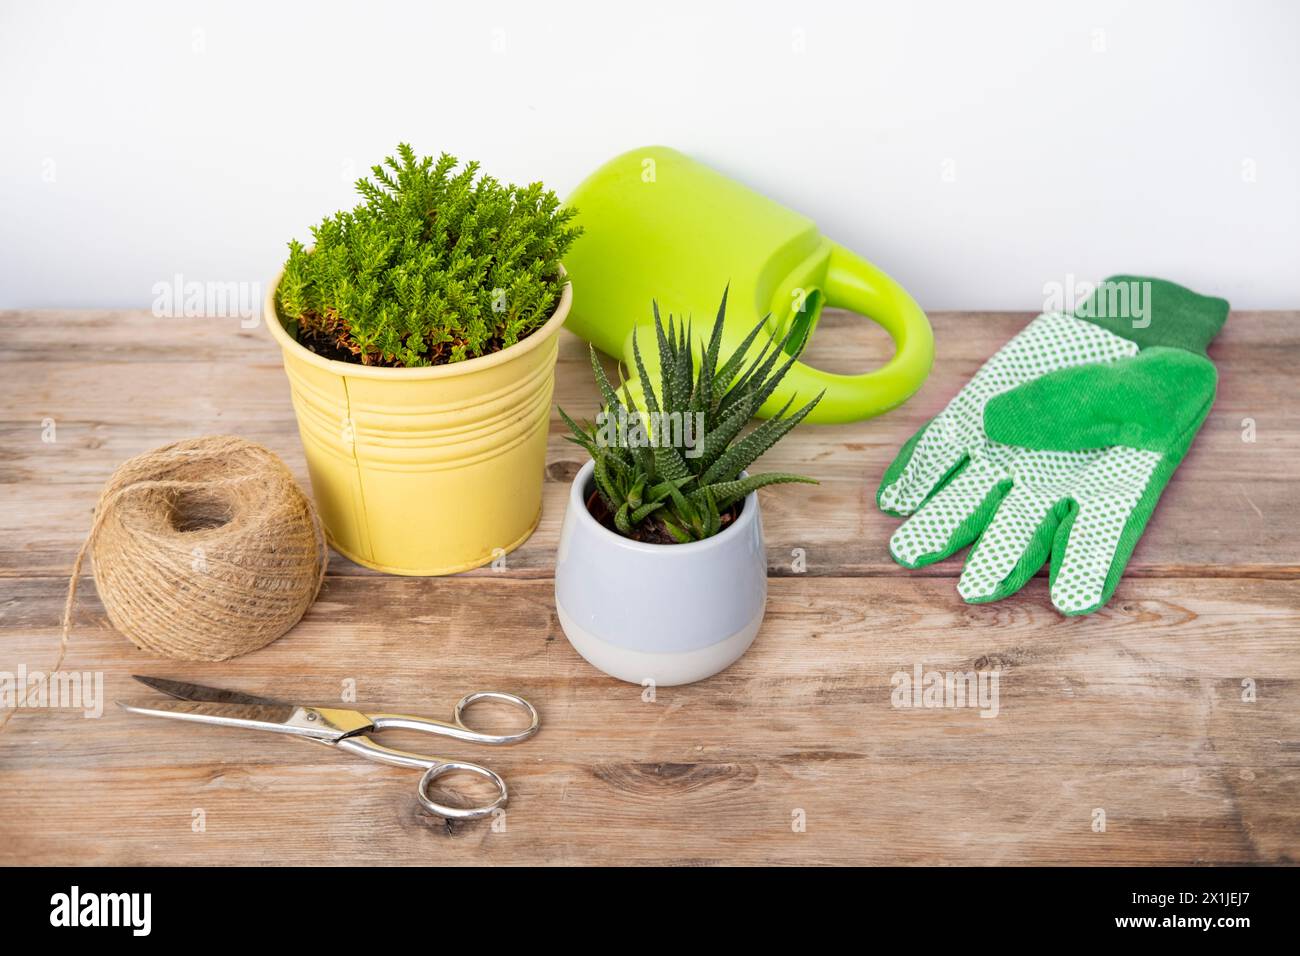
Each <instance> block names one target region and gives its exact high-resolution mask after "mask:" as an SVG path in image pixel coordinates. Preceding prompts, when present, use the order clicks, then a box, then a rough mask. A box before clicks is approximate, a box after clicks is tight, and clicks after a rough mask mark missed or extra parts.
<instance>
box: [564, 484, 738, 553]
mask: <svg viewBox="0 0 1300 956" xmlns="http://www.w3.org/2000/svg"><path fill="white" fill-rule="evenodd" d="M743 505H744V502H743V501H740V502H737V503H736V504H734V505H732V506H731V507H730V508H728V509H727V510H726V511H724V512H723V513H722V514H721V515H720V516H719V517H720V518H721V520H722V528H721V529H720V530H719V531H718V534H722V532H723V531H726V530H727V528H729V527H730V526H731V525H732V523H733V522H734V521H735V520H736V519H737V518H739V517H740V509H741V507H742V506H743ZM587 511H588V512H589V513H590V514H591V516H592V517H593V518H595V519H596V520H597V521H599V522H600V523H601V524H602V525H604V526H605V527H606V528H608V529H609V530H610V531H612V532H614V534H616V535H618V536H619V537H620V538H629V540H631V541H640V542H642V543H644V544H678V543H679V542H678V540H677V539H676V538H674V537H673V536H672V535H670V534H669V533H668V529H666V528H665V527H664V526H663V523H662V522H661V521H659V520H658V519H656V518H655V517H654V516H653V515H651V516H650V517H649V518H648V519H646V520H645V521H643V522H641V525H640V527H638V528H636V529H634V530H635V532H636V533H635V534H633V535H631V536H630V537H629V536H628V535H625V534H624V533H623V532H621V531H619V530H618V528H617V527H616V526H615V525H614V513H613V512H612V511H610V510H609V506H608V505H606V504H605V499H604V498H602V497H601V496H600V493H599V492H597V491H594V490H593V491H591V492H589V493H588V495H587Z"/></svg>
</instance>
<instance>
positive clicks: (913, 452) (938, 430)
mask: <svg viewBox="0 0 1300 956" xmlns="http://www.w3.org/2000/svg"><path fill="white" fill-rule="evenodd" d="M945 432H946V429H945V427H944V425H943V423H942V422H939V421H938V420H931V421H930V422H929V423H928V424H927V425H926V426H925V427H924V428H922V429H921V430H920V431H919V432H917V433H916V435H914V436H913V437H912V439H911V440H910V441H909V442H908V443H907V444H906V445H904V446H903V449H902V451H900V452H899V453H898V457H897V458H895V459H894V461H893V464H891V465H890V466H889V469H888V470H887V471H886V472H885V476H884V478H883V479H882V480H881V482H880V490H879V491H877V492H876V504H877V505H879V507H880V510H881V511H884V512H885V513H886V514H892V515H910V514H912V513H913V512H915V511H916V509H918V508H919V507H921V505H922V504H924V503H925V500H926V499H927V498H929V497H930V495H931V494H933V493H934V490H935V489H936V488H938V487H939V486H940V485H941V484H943V481H944V479H946V478H947V477H948V476H949V475H951V474H952V473H953V472H954V471H955V470H956V469H957V468H958V467H959V466H960V465H961V463H962V461H963V460H965V458H966V452H965V449H964V447H963V446H962V445H960V444H957V443H955V442H952V441H949V440H948V438H947V435H946V433H945Z"/></svg>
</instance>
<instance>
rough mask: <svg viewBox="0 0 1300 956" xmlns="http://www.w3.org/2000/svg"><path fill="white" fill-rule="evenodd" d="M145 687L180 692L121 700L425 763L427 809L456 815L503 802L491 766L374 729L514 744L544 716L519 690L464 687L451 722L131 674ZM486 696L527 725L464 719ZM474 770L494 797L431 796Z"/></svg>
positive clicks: (384, 759) (472, 814)
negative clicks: (422, 750) (489, 726)
mask: <svg viewBox="0 0 1300 956" xmlns="http://www.w3.org/2000/svg"><path fill="white" fill-rule="evenodd" d="M132 676H133V677H135V679H136V680H138V681H139V682H140V683H142V684H144V685H145V686H146V687H152V688H153V689H154V690H158V691H162V693H164V694H167V695H169V696H171V697H174V698H176V699H175V700H161V701H121V700H119V701H118V702H117V705H118V706H119V707H121V708H122V709H124V710H127V711H130V712H131V713H133V714H146V715H148V716H150V717H170V718H172V719H173V720H190V721H195V722H197V723H201V724H218V725H220V726H223V727H245V728H248V729H249V730H266V731H270V732H271V733H277V734H289V735H291V736H294V737H299V738H301V739H304V740H311V741H314V742H316V743H321V744H326V745H328V746H332V747H338V748H339V749H340V750H346V751H348V753H353V754H356V755H358V756H360V757H365V758H366V759H367V760H376V761H378V762H379V763H387V764H393V765H394V766H397V767H411V768H414V769H416V770H421V769H422V770H423V771H424V776H422V777H421V778H420V785H419V787H417V788H416V791H415V793H416V796H417V797H419V799H420V805H421V806H423V807H424V808H425V809H426V810H428V811H429V812H430V813H432V814H435V815H437V816H439V817H443V818H445V819H451V820H477V819H479V818H481V817H486V816H490V815H491V814H492V813H493V811H495V810H497V809H498V808H500V807H503V806H505V804H506V800H507V798H508V794H507V792H506V784H505V781H504V780H502V779H501V777H500V776H498V775H497V774H496V773H495V772H494V771H492V770H489V769H488V768H487V767H481V766H479V765H478V764H475V763H462V762H460V761H456V760H442V759H441V758H438V757H430V756H426V755H423V754H415V753H408V752H407V751H405V750H394V749H393V748H392V747H385V746H384V745H383V744H378V743H375V742H374V741H373V740H371V739H370V734H372V733H378V732H380V731H384V730H389V729H401V730H418V731H421V732H423V733H426V734H439V735H441V736H444V737H452V738H454V739H456V740H464V741H468V742H470V743H476V744H492V745H497V744H517V743H519V742H520V741H523V740H527V739H528V738H529V737H531V736H532V735H533V734H535V733H537V730H538V728H539V727H540V726H541V718H539V717H538V716H537V710H536V709H535V708H534V707H533V705H532V704H530V703H528V701H526V700H524V699H523V698H522V697H518V696H516V695H514V694H503V693H500V692H499V691H479V692H477V693H473V694H466V695H465V696H464V697H462V698H461V699H460V702H459V703H457V704H456V710H455V713H454V714H453V716H452V719H451V722H447V721H442V720H434V719H433V718H430V717H409V716H406V715H404V714H363V713H361V712H359V711H355V710H342V709H339V708H335V707H310V706H307V705H303V704H286V703H284V702H283V701H278V700H273V699H271V698H268V697H254V696H253V695H251V694H241V693H239V692H238V691H233V690H221V689H220V688H217V687H204V686H203V685H202V684H188V683H184V682H182V681H174V680H167V679H166V678H162V677H142V676H140V675H139V674H135V675H132ZM481 700H496V701H501V702H503V703H506V704H510V705H511V706H513V707H516V708H518V709H519V710H522V711H523V712H524V713H525V714H527V715H528V726H527V727H525V728H524V729H523V730H520V731H518V732H516V733H513V734H486V733H483V732H481V731H478V730H474V729H473V728H471V727H469V726H468V725H466V723H465V721H464V719H463V718H464V714H465V711H466V709H467V708H469V707H470V706H471V705H472V704H476V703H478V702H479V701H481ZM457 770H461V771H465V772H466V773H472V774H476V775H477V776H480V777H483V778H485V779H487V780H490V781H492V783H493V784H494V785H495V786H496V788H497V796H496V799H494V800H492V801H491V802H490V803H486V804H483V805H482V806H465V807H453V806H448V805H446V804H443V803H438V802H437V801H436V800H434V799H433V798H432V797H430V796H429V787H430V785H431V784H432V783H433V782H434V781H435V780H437V779H438V778H439V777H441V776H442V775H443V774H447V773H452V772H453V771H457Z"/></svg>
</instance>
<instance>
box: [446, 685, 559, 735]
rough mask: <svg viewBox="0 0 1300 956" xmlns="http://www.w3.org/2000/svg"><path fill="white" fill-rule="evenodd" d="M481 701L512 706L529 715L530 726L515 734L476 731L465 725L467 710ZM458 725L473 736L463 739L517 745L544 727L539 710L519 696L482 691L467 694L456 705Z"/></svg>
mask: <svg viewBox="0 0 1300 956" xmlns="http://www.w3.org/2000/svg"><path fill="white" fill-rule="evenodd" d="M480 700H496V701H500V702H501V703H503V704H510V705H511V706H512V707H515V708H517V709H519V710H522V711H523V712H524V713H525V714H527V715H528V726H527V727H525V728H524V729H523V730H519V731H516V732H515V733H513V734H485V733H483V732H481V731H478V730H474V729H473V728H471V727H470V726H469V725H468V724H466V723H465V710H466V709H467V708H468V707H470V705H472V704H476V703H478V702H479V701H480ZM455 720H456V725H457V726H458V727H460V728H461V729H462V730H464V731H465V732H466V733H468V734H470V735H471V736H469V737H466V738H463V739H466V740H473V741H474V742H475V743H480V744H517V743H519V742H520V741H523V740H527V739H528V738H529V737H531V736H532V735H533V734H535V733H537V731H538V729H539V728H540V727H541V726H542V719H541V717H539V716H538V714H537V708H536V707H534V706H533V705H532V704H530V703H528V701H526V700H524V699H523V698H522V697H520V696H519V695H517V694H506V693H503V692H502V691H497V690H480V691H476V692H475V693H472V694H466V695H465V696H464V697H462V698H461V699H460V702H459V703H457V704H456V717H455Z"/></svg>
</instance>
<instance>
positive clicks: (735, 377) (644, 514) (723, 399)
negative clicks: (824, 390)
mask: <svg viewBox="0 0 1300 956" xmlns="http://www.w3.org/2000/svg"><path fill="white" fill-rule="evenodd" d="M726 310H727V294H726V292H725V291H724V292H723V294H722V304H721V305H720V306H719V307H718V317H717V319H716V320H715V321H714V323H713V329H712V331H711V333H710V335H709V340H708V342H707V344H706V345H704V347H703V349H702V350H701V352H700V355H699V356H698V359H697V357H696V355H695V352H694V351H693V349H692V343H693V341H694V340H693V335H692V328H691V323H690V321H689V320H687V321H679V320H675V319H674V318H673V317H672V316H671V315H670V316H669V317H668V321H667V323H666V324H665V323H664V321H663V319H662V318H661V317H660V315H659V306H658V304H657V303H656V304H655V305H654V323H655V335H656V338H657V344H658V347H659V362H660V368H659V373H660V374H659V387H658V390H656V388H655V385H654V383H653V382H652V381H651V377H650V375H649V373H648V372H647V369H646V363H645V360H644V359H643V357H642V354H641V348H640V343H638V342H637V338H636V333H635V332H633V336H632V354H633V358H634V360H635V362H636V374H637V377H638V378H639V380H640V387H641V391H642V394H643V396H644V406H645V408H644V411H645V412H646V413H648V414H645V415H643V414H642V412H641V410H639V409H637V407H636V405H635V404H634V402H633V398H632V393H631V390H630V389H629V388H628V386H627V383H626V381H625V382H624V385H623V389H622V395H621V396H620V394H619V392H618V391H617V390H616V389H615V388H614V386H613V385H611V384H610V381H609V378H608V376H606V374H605V370H604V368H603V367H602V365H601V364H600V359H599V357H598V355H597V354H596V349H595V347H594V346H593V347H592V348H591V367H592V371H593V372H594V373H595V376H596V384H597V385H598V386H599V387H600V392H601V396H602V397H603V399H604V405H603V407H602V409H601V415H598V416H597V417H598V419H603V422H609V421H612V420H619V421H638V422H642V423H644V422H645V421H646V420H647V419H648V420H649V423H650V427H648V428H647V427H645V426H644V424H643V425H642V427H640V428H639V429H635V428H634V429H633V430H631V431H630V432H629V431H627V430H623V429H617V430H614V429H607V428H603V427H601V426H600V425H598V424H593V423H589V422H584V423H582V424H579V423H578V422H576V421H574V420H573V419H572V418H570V417H569V416H568V415H567V414H566V413H565V411H564V409H562V408H561V409H560V417H561V418H563V419H564V421H565V424H567V425H568V427H569V429H570V430H571V431H572V433H573V434H572V435H571V436H569V441H572V442H574V443H575V444H577V445H580V446H582V447H583V448H585V449H586V450H587V452H588V453H589V454H590V455H591V457H592V460H593V461H594V462H595V467H594V479H595V486H596V492H597V496H598V497H599V499H600V502H601V504H602V505H603V506H604V508H605V509H607V510H608V514H609V516H610V521H611V523H612V524H613V526H614V528H615V529H616V530H617V531H618V532H619V533H620V534H622V535H624V536H625V537H629V538H635V539H637V540H642V541H661V542H665V543H671V542H679V543H686V542H690V541H699V540H702V539H704V538H708V537H711V536H713V535H715V534H717V533H718V532H719V531H721V530H722V529H723V528H724V527H726V526H727V524H729V523H730V521H731V520H732V519H733V518H734V516H735V514H736V507H737V505H739V504H740V503H741V502H743V501H744V499H745V497H746V496H747V495H748V494H749V493H750V492H752V491H754V490H756V489H758V488H762V487H764V486H766V485H775V484H782V483H785V482H805V483H808V484H816V483H817V482H816V481H814V480H813V479H811V478H805V477H804V476H802V475H793V474H788V473H786V472H764V473H762V474H754V475H742V472H743V471H744V470H745V469H746V468H748V467H749V466H750V465H752V464H753V463H754V461H755V460H756V459H757V458H758V457H759V456H760V455H762V454H763V453H764V452H766V451H767V450H768V449H769V448H771V447H772V446H773V445H775V444H776V443H777V442H778V441H779V440H780V439H781V438H783V437H784V436H785V435H786V434H787V433H788V432H789V431H790V430H791V429H792V428H794V427H795V426H796V425H798V424H799V423H800V422H801V421H803V419H804V417H805V416H807V414H808V413H809V412H810V411H812V409H813V408H814V407H816V405H817V403H818V402H819V401H820V400H821V397H822V396H821V395H820V394H818V395H817V396H815V397H814V398H813V399H812V400H811V401H809V402H808V403H807V404H806V405H804V406H803V407H802V408H799V409H798V410H796V411H794V412H791V411H790V407H791V405H792V404H793V403H794V399H793V398H791V399H790V401H788V402H786V404H785V406H784V407H783V408H782V409H781V410H780V412H778V413H777V414H776V415H774V416H772V417H771V418H769V419H768V420H767V421H765V422H763V423H761V424H760V425H758V426H757V427H756V428H754V429H753V430H751V431H749V432H748V433H747V434H744V435H743V436H742V431H743V429H744V427H745V425H746V424H747V423H748V422H749V420H750V419H751V418H752V417H753V416H754V413H755V412H757V411H758V408H759V406H760V405H762V404H763V403H764V402H765V401H766V400H767V399H768V398H769V397H770V396H771V395H772V393H773V391H774V390H775V389H776V386H777V385H778V384H779V383H780V381H781V379H782V378H783V377H784V376H785V374H786V372H787V371H789V369H790V366H791V365H793V364H794V362H795V360H796V359H797V358H798V356H799V352H800V351H801V350H802V345H800V347H799V348H797V349H792V350H791V351H790V352H787V349H788V348H790V346H791V343H792V341H793V339H792V335H793V329H792V330H791V332H790V333H787V335H786V336H785V337H784V338H781V339H778V338H776V337H774V336H769V337H768V338H767V339H766V340H764V341H762V342H760V343H759V345H758V348H757V351H756V352H755V354H754V355H752V356H750V354H749V353H750V350H751V346H753V345H754V343H755V341H756V340H757V339H758V337H759V334H760V332H762V331H763V329H764V328H765V327H766V325H767V318H766V317H764V319H763V320H761V321H760V322H759V323H758V324H757V325H755V326H754V328H753V329H752V330H751V331H750V332H749V334H748V335H747V336H746V337H745V339H744V340H743V341H742V342H741V344H740V345H739V346H738V347H737V348H736V349H735V351H733V352H732V353H731V354H730V355H728V356H726V357H724V356H722V355H721V354H720V352H721V349H722V327H723V318H724V316H725V315H726ZM783 359H784V361H782V360H783ZM670 421H686V422H691V423H698V427H697V428H694V429H692V431H694V433H695V434H694V438H695V444H694V446H693V447H692V448H690V449H683V448H681V447H678V446H677V444H675V443H674V442H672V441H666V440H664V438H665V435H664V432H665V430H666V429H664V428H663V427H662V425H663V423H665V422H670ZM602 424H603V423H602ZM611 431H614V432H615V434H614V437H613V440H611V435H610V432H611ZM642 439H644V440H642Z"/></svg>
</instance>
